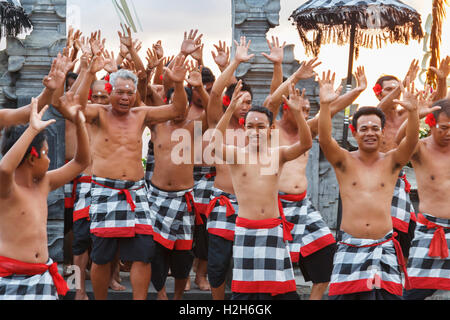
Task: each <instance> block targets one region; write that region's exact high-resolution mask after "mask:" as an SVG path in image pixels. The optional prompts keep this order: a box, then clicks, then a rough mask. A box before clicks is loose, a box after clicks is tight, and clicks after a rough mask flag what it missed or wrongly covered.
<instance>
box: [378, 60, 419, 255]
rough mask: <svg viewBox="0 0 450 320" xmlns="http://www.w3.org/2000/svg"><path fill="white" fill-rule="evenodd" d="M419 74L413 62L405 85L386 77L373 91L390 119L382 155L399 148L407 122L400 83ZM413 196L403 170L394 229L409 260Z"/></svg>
mask: <svg viewBox="0 0 450 320" xmlns="http://www.w3.org/2000/svg"><path fill="white" fill-rule="evenodd" d="M418 71H419V61H417V60H413V61H412V62H411V65H410V66H409V69H408V72H407V73H406V76H405V79H404V80H403V82H401V81H400V80H399V79H397V78H396V77H395V76H391V75H386V76H382V77H380V78H379V79H378V80H377V82H376V85H375V86H374V88H373V91H374V93H375V95H376V97H377V99H378V100H379V101H380V103H379V104H378V106H377V107H378V108H380V109H381V111H383V113H384V114H385V117H386V125H385V130H384V136H383V141H382V144H381V149H380V151H381V152H388V151H390V150H392V149H394V148H396V147H397V144H396V142H395V137H396V135H397V132H398V128H399V127H400V126H401V124H402V123H403V122H404V121H405V120H406V118H407V116H408V113H407V112H406V111H405V109H404V108H399V107H398V104H397V103H395V99H398V98H399V97H400V96H401V89H400V83H402V84H403V86H406V83H407V82H410V83H412V82H414V80H415V79H416V76H417V73H418ZM409 192H410V189H409V182H408V180H407V179H406V174H405V172H404V171H403V170H400V172H399V176H398V179H397V183H396V185H395V188H394V193H393V197H392V205H391V215H392V223H393V228H394V231H395V232H397V233H398V241H399V242H400V245H401V246H402V251H403V254H404V255H405V258H407V257H408V254H409V247H410V245H411V240H412V237H413V235H414V227H415V225H416V222H415V220H416V218H415V213H414V207H413V205H412V202H411V199H410V197H409Z"/></svg>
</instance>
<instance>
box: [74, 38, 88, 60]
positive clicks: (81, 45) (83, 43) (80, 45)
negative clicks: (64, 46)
mask: <svg viewBox="0 0 450 320" xmlns="http://www.w3.org/2000/svg"><path fill="white" fill-rule="evenodd" d="M74 45H75V48H76V49H77V50H81V52H82V53H83V54H88V55H89V56H92V49H91V46H90V44H89V39H87V38H85V37H81V38H79V39H76V40H75V44H74Z"/></svg>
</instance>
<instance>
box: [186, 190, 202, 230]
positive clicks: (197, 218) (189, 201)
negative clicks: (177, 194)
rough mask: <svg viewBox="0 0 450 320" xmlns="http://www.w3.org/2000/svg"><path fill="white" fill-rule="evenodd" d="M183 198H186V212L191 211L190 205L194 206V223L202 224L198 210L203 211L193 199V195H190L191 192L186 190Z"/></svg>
mask: <svg viewBox="0 0 450 320" xmlns="http://www.w3.org/2000/svg"><path fill="white" fill-rule="evenodd" d="M184 198H185V199H186V205H187V209H188V212H192V209H193V208H192V206H194V214H195V224H196V225H202V224H203V219H202V217H201V216H200V212H201V211H203V210H201V209H200V208H198V207H197V203H195V201H194V197H193V196H192V192H191V191H188V192H186V193H185V194H184Z"/></svg>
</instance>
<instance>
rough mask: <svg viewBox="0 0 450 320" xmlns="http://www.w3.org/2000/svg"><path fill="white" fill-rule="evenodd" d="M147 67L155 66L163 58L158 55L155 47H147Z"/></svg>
mask: <svg viewBox="0 0 450 320" xmlns="http://www.w3.org/2000/svg"><path fill="white" fill-rule="evenodd" d="M146 59H147V69H153V68H156V67H157V66H158V65H159V64H160V63H161V62H162V61H163V60H164V57H158V53H157V52H156V49H155V47H153V50H150V48H149V49H147V57H146Z"/></svg>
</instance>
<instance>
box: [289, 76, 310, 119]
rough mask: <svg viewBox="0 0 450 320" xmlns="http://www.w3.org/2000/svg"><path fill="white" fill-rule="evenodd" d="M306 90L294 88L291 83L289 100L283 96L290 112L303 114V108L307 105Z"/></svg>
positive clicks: (293, 84)
mask: <svg viewBox="0 0 450 320" xmlns="http://www.w3.org/2000/svg"><path fill="white" fill-rule="evenodd" d="M305 95H306V89H303V90H302V93H301V94H300V90H299V89H297V88H295V83H293V82H291V83H290V85H289V99H288V98H287V97H286V96H285V95H283V100H284V103H286V104H287V105H288V106H289V109H290V110H294V111H297V112H300V113H303V107H305V106H306V105H307V104H308V99H307V98H306V97H305Z"/></svg>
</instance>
